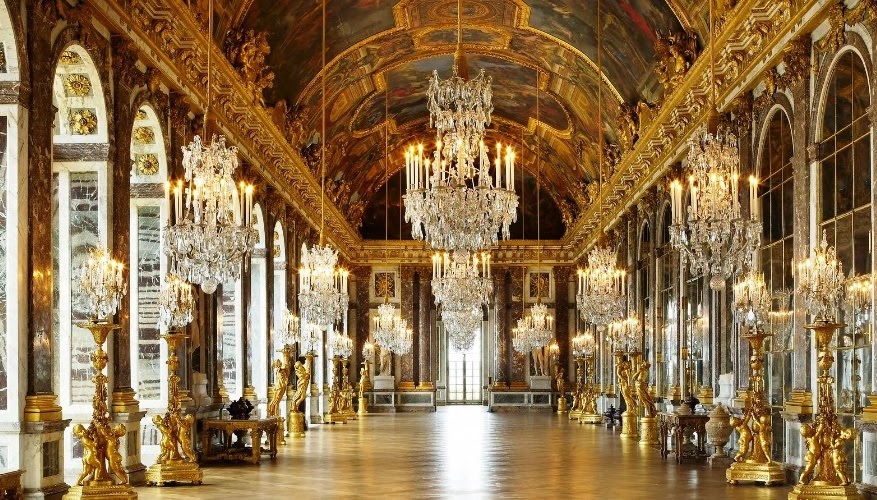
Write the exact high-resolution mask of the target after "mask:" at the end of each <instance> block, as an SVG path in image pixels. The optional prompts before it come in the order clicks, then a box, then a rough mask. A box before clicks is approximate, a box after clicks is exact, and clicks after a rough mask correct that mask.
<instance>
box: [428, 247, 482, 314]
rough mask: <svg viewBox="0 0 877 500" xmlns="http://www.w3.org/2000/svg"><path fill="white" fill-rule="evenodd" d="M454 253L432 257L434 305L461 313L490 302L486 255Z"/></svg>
mask: <svg viewBox="0 0 877 500" xmlns="http://www.w3.org/2000/svg"><path fill="white" fill-rule="evenodd" d="M480 255H481V259H480V260H479V258H478V256H479V254H474V253H473V254H470V253H468V252H454V253H453V254H451V255H448V254H447V253H445V254H435V255H433V257H432V292H433V294H434V295H435V303H436V305H438V304H441V305H442V309H443V310H450V311H463V310H465V309H471V308H472V307H476V306H477V307H481V305H486V304H487V303H488V301H489V300H490V293H491V292H492V291H493V283H492V282H491V274H490V254H489V253H487V252H483V253H481V254H480Z"/></svg>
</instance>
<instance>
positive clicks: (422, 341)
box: [417, 267, 435, 388]
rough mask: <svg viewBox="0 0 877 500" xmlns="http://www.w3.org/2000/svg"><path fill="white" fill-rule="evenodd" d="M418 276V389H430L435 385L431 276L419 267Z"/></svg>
mask: <svg viewBox="0 0 877 500" xmlns="http://www.w3.org/2000/svg"><path fill="white" fill-rule="evenodd" d="M419 276H420V288H419V292H420V303H419V304H418V305H419V308H420V309H419V318H418V320H419V323H420V324H419V325H418V326H419V328H418V332H419V337H418V340H419V342H418V367H419V369H418V376H417V385H418V387H424V388H426V387H432V386H434V385H435V376H434V375H433V359H435V357H434V356H435V353H434V351H433V348H432V346H433V338H434V335H435V318H434V316H433V307H432V305H433V298H432V283H431V282H430V280H431V278H432V276H431V275H430V269H429V268H428V267H421V268H420V271H419Z"/></svg>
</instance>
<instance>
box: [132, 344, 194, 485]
mask: <svg viewBox="0 0 877 500" xmlns="http://www.w3.org/2000/svg"><path fill="white" fill-rule="evenodd" d="M162 338H163V339H165V341H167V351H168V357H167V369H168V383H167V386H168V397H167V412H165V414H164V415H155V416H154V417H152V422H153V423H154V424H155V426H156V427H157V428H158V430H159V431H161V443H160V444H161V452H160V453H159V455H158V458H156V459H155V463H154V464H152V465H151V466H149V469H147V470H146V482H147V484H150V485H155V486H164V485H165V483H178V482H183V481H186V482H190V483H192V484H201V481H202V479H203V476H204V475H203V472H202V471H201V469H200V468H199V467H198V462H197V459H198V456H197V455H196V454H195V450H194V448H193V446H192V431H193V430H194V425H195V417H194V416H193V415H191V414H190V415H184V414H183V409H182V406H181V405H180V376H179V375H177V369H178V368H179V367H180V358H179V357H178V356H177V350H178V349H179V347H180V344H181V343H182V342H183V341H184V340H185V339H186V338H188V336H187V335H184V334H182V333H179V332H178V331H175V330H171V331H169V332H168V334H167V335H162Z"/></svg>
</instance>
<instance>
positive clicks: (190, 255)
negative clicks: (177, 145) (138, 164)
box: [164, 136, 259, 293]
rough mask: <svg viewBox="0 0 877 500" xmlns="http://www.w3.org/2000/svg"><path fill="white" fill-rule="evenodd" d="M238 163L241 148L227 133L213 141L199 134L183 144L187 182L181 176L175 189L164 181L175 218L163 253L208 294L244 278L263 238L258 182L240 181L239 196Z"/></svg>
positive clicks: (174, 266)
mask: <svg viewBox="0 0 877 500" xmlns="http://www.w3.org/2000/svg"><path fill="white" fill-rule="evenodd" d="M237 167H238V160H237V148H234V147H231V148H229V147H226V145H225V137H224V136H214V137H213V141H212V142H211V143H210V144H208V145H204V144H202V142H201V137H200V136H195V139H194V140H193V141H192V142H191V143H190V144H189V146H188V147H184V148H183V168H184V169H185V177H184V178H185V184H184V182H183V181H178V183H177V185H176V186H173V189H171V183H170V182H168V183H166V184H165V198H166V200H167V203H168V206H169V207H173V209H172V210H171V212H172V215H173V222H171V219H170V217H169V218H168V226H167V227H166V228H165V244H164V252H165V254H167V256H168V257H170V259H171V261H172V262H173V265H172V267H173V270H174V272H176V274H178V275H179V276H180V277H181V278H183V279H184V280H186V281H188V282H190V283H194V284H198V285H201V289H202V290H204V292H205V293H213V292H214V291H216V287H217V286H219V284H220V283H225V282H228V281H235V280H237V279H238V278H240V276H241V262H242V261H243V259H244V257H245V256H247V255H248V254H249V253H250V252H251V251H252V250H253V247H254V246H255V245H256V241H257V240H258V237H259V235H258V233H257V232H256V229H255V228H253V224H252V213H253V212H252V207H253V187H252V186H251V185H248V184H245V183H241V184H240V191H239V192H237V196H238V201H237V202H236V201H235V194H236V191H237V186H235V182H234V180H233V179H232V174H233V173H234V172H235V170H236V169H237ZM171 194H173V203H171V200H170V196H171ZM184 195H185V199H184ZM237 221H240V222H237Z"/></svg>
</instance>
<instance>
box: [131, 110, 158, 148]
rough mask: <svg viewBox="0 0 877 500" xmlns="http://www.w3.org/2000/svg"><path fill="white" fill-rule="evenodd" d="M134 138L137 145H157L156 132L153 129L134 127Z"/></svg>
mask: <svg viewBox="0 0 877 500" xmlns="http://www.w3.org/2000/svg"><path fill="white" fill-rule="evenodd" d="M144 114H145V113H144ZM132 137H133V138H134V142H136V143H137V144H155V131H153V130H152V127H134V133H133V134H132Z"/></svg>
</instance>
